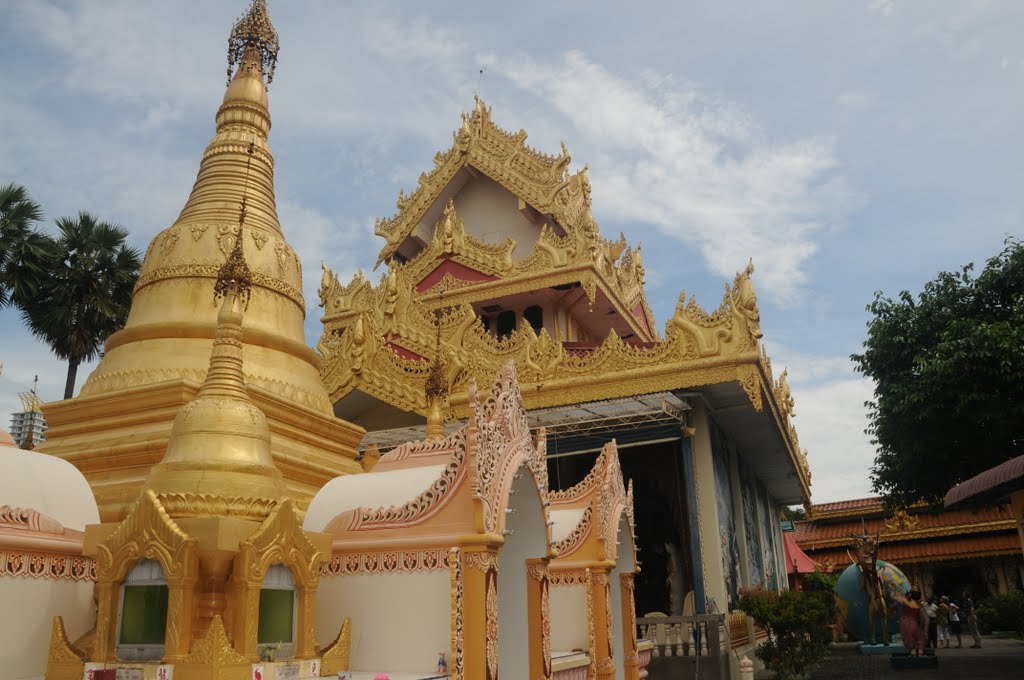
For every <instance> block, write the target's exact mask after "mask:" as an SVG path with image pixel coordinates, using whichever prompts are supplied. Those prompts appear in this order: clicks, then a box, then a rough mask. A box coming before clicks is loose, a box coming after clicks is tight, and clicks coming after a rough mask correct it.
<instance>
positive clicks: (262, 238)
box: [249, 229, 270, 250]
mask: <svg viewBox="0 0 1024 680" xmlns="http://www.w3.org/2000/svg"><path fill="white" fill-rule="evenodd" d="M249 233H250V234H252V242H253V243H255V244H256V250H263V246H265V245H267V239H269V238H270V237H269V236H267V235H266V234H264V233H263V232H261V231H257V230H256V229H250V230H249Z"/></svg>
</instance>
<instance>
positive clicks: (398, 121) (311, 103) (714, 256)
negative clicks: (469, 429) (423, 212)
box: [0, 0, 1024, 502]
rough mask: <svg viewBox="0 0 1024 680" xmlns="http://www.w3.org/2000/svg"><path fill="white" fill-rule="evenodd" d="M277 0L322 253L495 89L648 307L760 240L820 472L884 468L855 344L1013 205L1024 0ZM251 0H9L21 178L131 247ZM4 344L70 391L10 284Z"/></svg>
mask: <svg viewBox="0 0 1024 680" xmlns="http://www.w3.org/2000/svg"><path fill="white" fill-rule="evenodd" d="M269 4H270V15H271V18H272V19H273V21H274V23H275V25H276V26H277V29H278V31H279V33H280V37H281V44H282V48H281V54H280V62H279V65H278V70H277V73H276V76H275V79H274V82H273V84H272V85H271V89H270V100H271V104H270V106H271V113H272V116H273V122H274V127H273V130H272V131H271V137H270V143H271V147H272V149H273V151H274V153H275V157H276V161H277V165H276V172H277V177H276V182H277V198H278V208H279V214H280V217H281V223H282V226H283V228H284V230H285V233H286V235H287V237H288V239H289V241H290V242H291V243H292V245H293V246H295V247H296V249H297V250H298V252H299V253H300V255H301V256H302V258H303V263H304V265H305V270H306V272H307V273H308V274H311V273H315V272H317V271H318V266H317V264H318V262H319V261H320V260H321V259H323V260H326V261H327V263H328V264H329V265H331V266H332V267H333V268H334V269H335V270H336V271H338V272H339V273H341V275H342V276H343V277H345V276H348V275H349V274H351V273H352V272H353V271H354V270H355V268H356V267H360V266H361V267H363V268H366V269H369V268H370V267H372V265H373V263H374V261H375V259H376V257H375V256H376V252H377V250H378V249H379V248H380V246H381V245H382V243H383V242H382V241H380V240H379V239H377V238H376V237H374V236H373V234H372V225H373V220H374V218H375V217H377V216H387V215H390V214H392V213H393V212H394V205H395V198H396V197H397V194H398V190H399V189H400V188H402V187H404V188H405V189H406V190H407V191H408V190H409V189H411V188H413V187H414V186H415V182H416V178H417V177H418V176H419V174H420V172H423V171H425V170H428V169H429V168H430V167H431V165H432V160H431V159H432V157H433V154H434V152H436V151H437V150H440V149H443V148H447V147H448V146H449V145H450V142H451V133H452V131H453V130H455V129H456V128H457V127H458V124H459V122H460V119H459V113H460V112H461V111H463V110H468V109H469V108H470V107H471V106H472V103H473V94H474V92H476V93H479V94H480V95H481V96H482V97H483V98H484V99H485V101H486V102H487V103H488V104H489V105H490V106H492V108H493V117H494V119H495V121H496V122H498V124H499V125H501V126H502V127H505V128H507V129H519V128H523V129H525V130H527V131H528V132H529V134H530V138H529V143H530V144H532V145H533V146H535V147H537V148H538V149H540V150H542V151H546V152H549V153H555V152H557V151H558V149H559V146H558V145H559V142H560V141H564V142H565V143H566V145H567V146H568V148H569V151H570V152H571V154H572V156H573V166H574V167H581V166H582V165H584V164H588V165H589V166H590V178H591V183H592V186H593V192H594V206H593V207H594V213H595V216H596V218H597V219H598V221H599V222H600V224H601V228H602V231H603V232H604V233H605V234H606V235H607V236H615V235H617V234H618V232H620V231H622V232H624V233H625V235H626V237H627V239H628V240H629V241H630V242H631V243H636V242H640V243H642V244H643V252H644V259H645V265H646V270H647V292H648V297H649V298H650V300H651V303H652V307H653V308H654V311H655V315H656V317H657V319H658V322H659V325H661V324H663V323H664V321H665V319H666V318H667V317H668V315H669V314H670V313H671V310H672V308H673V306H674V304H675V301H676V299H677V297H678V295H679V292H680V290H682V289H685V290H686V291H687V293H688V294H693V295H696V297H697V300H698V302H700V303H701V304H702V305H703V306H704V307H705V308H707V309H713V308H715V307H717V305H718V303H719V301H720V300H721V296H722V290H723V284H724V282H725V281H727V280H731V278H732V276H733V274H734V273H735V272H736V271H737V270H739V269H742V268H743V267H744V266H745V265H746V262H747V260H748V258H750V257H753V259H754V263H755V266H756V267H757V272H756V274H755V278H754V281H755V286H756V288H757V292H758V296H759V301H760V304H761V316H762V323H763V327H764V331H765V338H764V342H765V344H766V346H767V348H768V351H769V353H770V354H771V356H772V358H773V363H774V365H775V367H776V375H777V374H778V373H779V372H780V371H781V370H782V367H783V366H786V365H788V366H789V375H790V380H791V385H792V387H793V392H794V395H795V398H796V413H797V417H796V420H795V424H796V426H797V430H798V432H799V434H800V438H801V443H802V444H803V445H804V446H805V447H806V448H807V449H809V452H810V461H811V470H812V474H813V489H812V491H813V497H814V500H815V501H816V502H824V501H831V500H839V499H842V498H850V497H855V496H861V495H866V494H867V493H868V490H869V483H868V481H867V475H868V469H869V467H870V464H871V460H872V458H873V451H872V447H871V445H870V443H869V442H868V438H867V437H866V436H865V435H864V434H863V429H864V425H865V413H864V408H863V405H862V404H863V402H864V401H865V400H866V399H868V398H870V396H871V385H870V383H869V382H868V381H866V380H865V379H864V378H862V377H861V376H858V375H857V374H855V373H854V372H853V370H852V365H851V364H850V362H849V360H848V356H849V355H850V354H851V353H852V352H856V351H858V349H859V347H860V343H861V342H862V341H863V338H864V332H865V322H866V320H867V314H866V312H865V311H864V307H865V305H867V304H868V303H869V302H870V301H871V298H872V295H873V293H874V291H876V290H882V291H884V292H886V293H887V294H895V293H897V292H898V291H899V290H901V289H904V288H909V289H911V290H919V289H920V287H921V286H922V284H923V283H924V282H925V281H927V280H929V279H931V278H932V277H934V275H935V274H936V273H937V272H938V271H940V270H943V269H952V268H956V267H958V266H959V265H961V264H963V263H966V262H968V261H975V262H979V263H980V262H982V261H984V260H985V259H986V258H988V257H990V256H991V255H993V254H995V253H996V252H998V250H999V249H1000V247H1001V244H1002V241H1003V240H1004V238H1005V237H1006V236H1007V235H1011V234H1016V235H1020V234H1021V233H1022V231H1024V228H1022V225H1024V220H1022V217H1024V215H1022V213H1024V207H1022V205H1024V204H1022V202H1021V199H1020V172H1019V169H1018V168H1019V162H1020V160H1019V159H1020V158H1022V157H1024V133H1022V132H1021V126H1020V121H1021V120H1024V94H1022V92H1024V87H1022V86H1024V82H1022V80H1024V79H1022V74H1024V43H1022V42H1021V40H1020V37H1019V27H1020V26H1022V25H1024V4H1021V3H1019V2H1013V1H1010V0H1008V1H1006V2H983V1H981V0H978V1H975V2H962V1H959V2H958V1H952V2H944V1H941V0H930V1H925V0H921V1H919V2H901V1H899V0H870V1H868V0H865V1H863V2H854V1H852V0H842V1H840V0H836V1H824V0H811V1H807V2H798V1H795V0H794V1H791V2H759V3H750V2H739V1H736V2H734V1H731V0H721V1H718V2H714V3H708V2H666V3H646V2H632V3H597V2H576V1H572V0H569V1H564V2H557V3H551V2H542V3H534V2H518V3H488V2H481V3H476V4H473V5H467V4H465V3H455V2H442V1H435V2H430V3H409V2H384V1H378V2H372V3H350V2H337V1H334V0H289V1H288V2H282V1H278V2H274V1H273V0H271V2H270V3H269ZM246 5H247V2H246V1H245V0H217V1H216V2H214V1H209V2H182V3H168V2H158V1H155V0H154V1H150V0H107V1H105V2H102V3H100V2H54V1H50V0H32V1H31V2H29V1H27V0H22V1H11V2H5V3H3V4H2V5H0V62H2V63H3V64H4V68H3V69H2V70H0V91H2V92H3V93H4V94H3V96H2V97H0V130H3V134H2V135H0V183H5V182H9V181H13V182H18V183H21V184H24V185H25V186H26V187H27V188H28V189H29V191H30V192H31V194H32V195H33V197H34V198H36V200H38V201H39V202H40V203H42V205H43V206H44V209H45V211H46V218H47V219H46V223H45V226H46V228H52V224H53V220H54V219H55V218H57V217H59V216H62V215H73V214H75V213H76V212H77V211H79V210H88V211H90V212H92V213H94V214H96V215H98V216H100V217H102V218H104V219H107V220H110V221H115V222H119V223H121V224H122V225H124V226H126V227H127V228H128V229H129V230H130V231H131V233H132V239H133V242H134V245H136V246H137V247H138V248H139V249H140V250H144V249H145V247H146V245H147V244H148V241H149V239H150V238H151V237H152V236H153V235H154V234H156V233H157V232H158V231H159V230H161V229H163V228H165V227H167V226H169V225H170V224H172V223H173V222H174V220H175V218H176V217H177V213H178V211H179V210H180V209H181V207H182V205H183V204H184V201H185V199H186V198H187V195H188V192H189V189H190V188H191V185H192V182H193V180H194V179H195V172H196V169H197V168H198V161H199V157H200V154H201V153H202V150H203V148H204V147H205V145H206V144H207V142H208V141H209V139H210V137H211V136H212V134H213V116H214V113H215V111H216V108H217V106H218V104H219V102H220V98H221V96H222V95H223V88H224V67H225V43H226V37H227V33H228V31H229V30H230V27H231V25H232V23H233V21H234V20H235V19H236V18H237V17H238V16H239V15H240V14H241V13H242V12H243V11H244V10H245V8H246ZM481 71H482V73H481ZM317 283H318V277H317V276H315V275H312V274H311V275H310V276H308V277H307V280H306V281H305V292H306V299H307V301H308V302H309V303H310V305H311V306H310V309H309V310H308V317H307V323H306V337H307V341H309V342H310V343H311V344H313V343H315V342H316V338H317V337H318V336H319V308H317V307H316V306H315V303H316V300H317V297H316V295H315V288H316V285H317ZM0 362H3V363H4V365H5V372H4V374H3V376H0V413H3V414H6V413H8V412H10V411H12V410H15V409H16V407H17V405H18V400H17V396H16V395H17V392H18V391H21V390H24V389H27V387H29V386H31V381H32V376H33V375H34V374H38V375H39V378H40V393H41V395H42V397H43V398H44V399H55V398H59V397H60V396H61V393H62V389H63V384H64V374H65V367H64V366H63V365H62V364H61V363H60V362H58V361H56V360H55V359H53V358H52V356H51V355H50V354H49V351H48V350H47V349H46V348H45V347H44V346H41V345H39V344H37V343H35V342H34V341H33V340H32V338H31V337H30V336H29V335H28V334H27V333H26V332H25V331H24V329H23V328H21V325H20V320H19V318H18V316H17V314H16V313H14V312H12V311H10V310H3V311H0ZM89 370H90V367H85V368H84V369H83V370H82V371H81V372H80V373H79V381H78V386H79V387H80V386H81V383H82V382H84V379H85V377H86V376H87V375H88V371H89ZM951 415H952V414H951Z"/></svg>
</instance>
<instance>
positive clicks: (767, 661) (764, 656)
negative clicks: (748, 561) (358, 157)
mask: <svg viewBox="0 0 1024 680" xmlns="http://www.w3.org/2000/svg"><path fill="white" fill-rule="evenodd" d="M740 608H741V609H742V610H743V611H744V612H746V613H747V614H748V615H749V616H751V617H752V618H753V619H754V621H755V622H756V623H757V625H759V626H761V627H762V628H764V629H765V631H766V632H767V633H768V638H767V639H766V640H765V641H764V642H762V643H761V644H760V645H758V647H757V651H756V652H755V654H756V656H757V658H758V659H760V660H761V661H762V662H763V663H764V665H765V667H766V668H768V669H769V670H771V671H775V673H776V676H777V677H778V680H793V679H794V678H799V677H801V676H802V675H803V674H805V673H809V672H810V671H812V670H813V669H814V668H815V667H817V666H818V664H819V663H821V661H822V660H823V659H824V658H825V656H826V655H827V654H828V650H829V648H830V647H831V645H832V631H831V630H830V629H829V624H830V623H832V619H833V616H834V610H835V600H834V595H833V594H832V593H831V592H824V591H793V590H784V591H782V592H781V593H776V592H773V591H766V590H751V591H748V592H746V593H744V594H743V596H742V597H741V598H740Z"/></svg>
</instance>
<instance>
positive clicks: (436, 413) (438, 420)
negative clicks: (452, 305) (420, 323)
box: [423, 289, 448, 439]
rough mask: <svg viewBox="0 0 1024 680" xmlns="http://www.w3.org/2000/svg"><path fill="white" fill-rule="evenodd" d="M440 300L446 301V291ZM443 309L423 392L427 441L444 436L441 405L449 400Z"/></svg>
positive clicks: (437, 320)
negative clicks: (442, 349) (425, 406)
mask: <svg viewBox="0 0 1024 680" xmlns="http://www.w3.org/2000/svg"><path fill="white" fill-rule="evenodd" d="M440 298H441V299H442V300H443V299H444V289H442V290H441V293H440ZM442 310H443V307H442V308H440V309H439V310H438V317H437V319H436V321H435V327H436V329H437V335H436V337H435V338H434V360H433V361H431V362H430V371H429V373H427V380H426V383H425V384H424V386H423V391H424V393H425V394H426V397H427V439H440V438H441V437H443V436H444V414H443V413H442V412H441V404H442V403H443V402H444V400H445V399H447V398H448V380H447V378H446V377H445V366H444V357H442V356H441V317H440V314H441V313H442Z"/></svg>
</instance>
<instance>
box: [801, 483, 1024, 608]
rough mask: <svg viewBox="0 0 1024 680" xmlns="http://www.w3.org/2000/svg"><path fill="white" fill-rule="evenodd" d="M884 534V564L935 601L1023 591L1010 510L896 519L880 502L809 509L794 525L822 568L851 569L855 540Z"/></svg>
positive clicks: (920, 513) (1023, 570)
mask: <svg viewBox="0 0 1024 680" xmlns="http://www.w3.org/2000/svg"><path fill="white" fill-rule="evenodd" d="M864 533H868V534H871V535H876V534H877V535H878V536H879V542H880V547H879V550H878V558H879V559H881V560H885V561H886V562H891V563H893V564H895V565H896V566H897V567H899V568H900V569H901V570H902V571H903V573H905V574H906V575H907V577H908V578H909V579H910V580H911V582H912V583H914V584H915V585H916V586H918V587H919V588H921V590H922V592H923V593H924V594H925V595H926V596H928V595H931V594H935V595H943V594H953V593H959V592H960V591H962V590H963V589H965V588H967V589H970V590H971V591H972V592H974V593H975V595H976V596H984V595H985V594H986V593H1004V592H1007V591H1008V590H1013V589H1022V585H1024V555H1022V552H1021V538H1020V535H1019V533H1018V531H1017V524H1016V521H1015V520H1014V517H1013V514H1012V513H1011V512H1010V508H1009V507H1008V506H1007V505H987V506H983V507H977V508H967V509H954V510H933V509H932V508H931V507H930V506H927V505H918V506H914V507H911V508H909V509H907V510H897V511H895V512H893V511H891V510H887V509H886V508H885V507H884V506H883V504H882V499H881V498H879V497H873V498H858V499H853V500H847V501H839V502H835V503H819V504H817V505H812V506H811V507H810V513H809V515H808V518H807V519H805V520H801V521H797V522H794V531H793V534H792V535H793V539H794V540H795V542H796V544H797V545H798V546H799V547H800V548H801V549H802V550H803V551H804V552H805V553H806V554H807V555H808V556H809V557H810V558H811V559H812V560H814V561H815V562H816V563H817V564H818V565H819V566H821V567H822V568H823V569H826V570H827V569H828V568H830V567H832V568H836V569H845V568H846V565H847V564H849V563H850V558H849V556H848V555H847V548H848V546H849V545H850V544H851V536H852V535H856V534H864Z"/></svg>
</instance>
